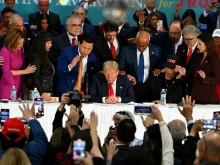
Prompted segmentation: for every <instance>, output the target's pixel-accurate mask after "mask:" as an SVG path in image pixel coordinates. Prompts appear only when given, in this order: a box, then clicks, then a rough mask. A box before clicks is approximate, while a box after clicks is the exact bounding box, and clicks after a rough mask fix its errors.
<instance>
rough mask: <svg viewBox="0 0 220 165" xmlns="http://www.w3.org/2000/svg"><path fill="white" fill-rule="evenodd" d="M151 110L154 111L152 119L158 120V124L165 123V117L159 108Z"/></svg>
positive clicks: (153, 107)
mask: <svg viewBox="0 0 220 165" xmlns="http://www.w3.org/2000/svg"><path fill="white" fill-rule="evenodd" d="M151 109H152V118H154V119H156V120H157V121H158V122H161V121H164V119H163V116H162V114H161V112H160V110H159V109H158V108H157V107H155V106H151Z"/></svg>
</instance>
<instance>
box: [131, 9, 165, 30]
mask: <svg viewBox="0 0 220 165" xmlns="http://www.w3.org/2000/svg"><path fill="white" fill-rule="evenodd" d="M144 12H145V13H144V15H145V17H148V15H149V14H148V12H147V9H146V8H144ZM156 12H158V13H159V14H160V16H161V18H162V20H163V27H164V28H165V29H166V30H168V24H167V17H166V14H165V13H163V12H161V11H159V10H156ZM133 19H134V20H135V21H136V22H137V24H138V25H139V23H138V21H139V18H138V17H137V16H136V11H135V13H134V14H133ZM146 22H147V18H146V19H145V21H144V24H146Z"/></svg>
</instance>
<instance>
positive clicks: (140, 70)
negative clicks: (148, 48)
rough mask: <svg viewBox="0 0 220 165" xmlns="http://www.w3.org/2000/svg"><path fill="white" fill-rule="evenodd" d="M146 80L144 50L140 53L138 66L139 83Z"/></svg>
mask: <svg viewBox="0 0 220 165" xmlns="http://www.w3.org/2000/svg"><path fill="white" fill-rule="evenodd" d="M143 81H144V55H143V52H141V54H140V59H139V68H138V83H143Z"/></svg>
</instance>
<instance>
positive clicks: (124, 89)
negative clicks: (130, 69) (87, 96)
mask: <svg viewBox="0 0 220 165" xmlns="http://www.w3.org/2000/svg"><path fill="white" fill-rule="evenodd" d="M91 94H92V98H93V101H94V102H98V103H102V97H108V82H107V81H106V79H105V76H104V74H102V73H98V74H96V75H94V76H93V81H92V85H91ZM116 96H118V97H121V102H122V103H129V102H131V101H135V94H134V89H133V86H132V84H131V82H130V81H129V80H128V78H127V76H126V75H118V77H117V81H116Z"/></svg>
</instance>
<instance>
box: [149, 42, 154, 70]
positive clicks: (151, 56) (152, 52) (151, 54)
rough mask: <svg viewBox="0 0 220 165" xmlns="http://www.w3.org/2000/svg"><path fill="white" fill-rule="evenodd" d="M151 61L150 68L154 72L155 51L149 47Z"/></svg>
mask: <svg viewBox="0 0 220 165" xmlns="http://www.w3.org/2000/svg"><path fill="white" fill-rule="evenodd" d="M148 47H149V59H150V67H149V70H152V68H151V67H152V66H154V58H153V55H154V51H153V49H152V47H151V46H150V45H149V46H148Z"/></svg>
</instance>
